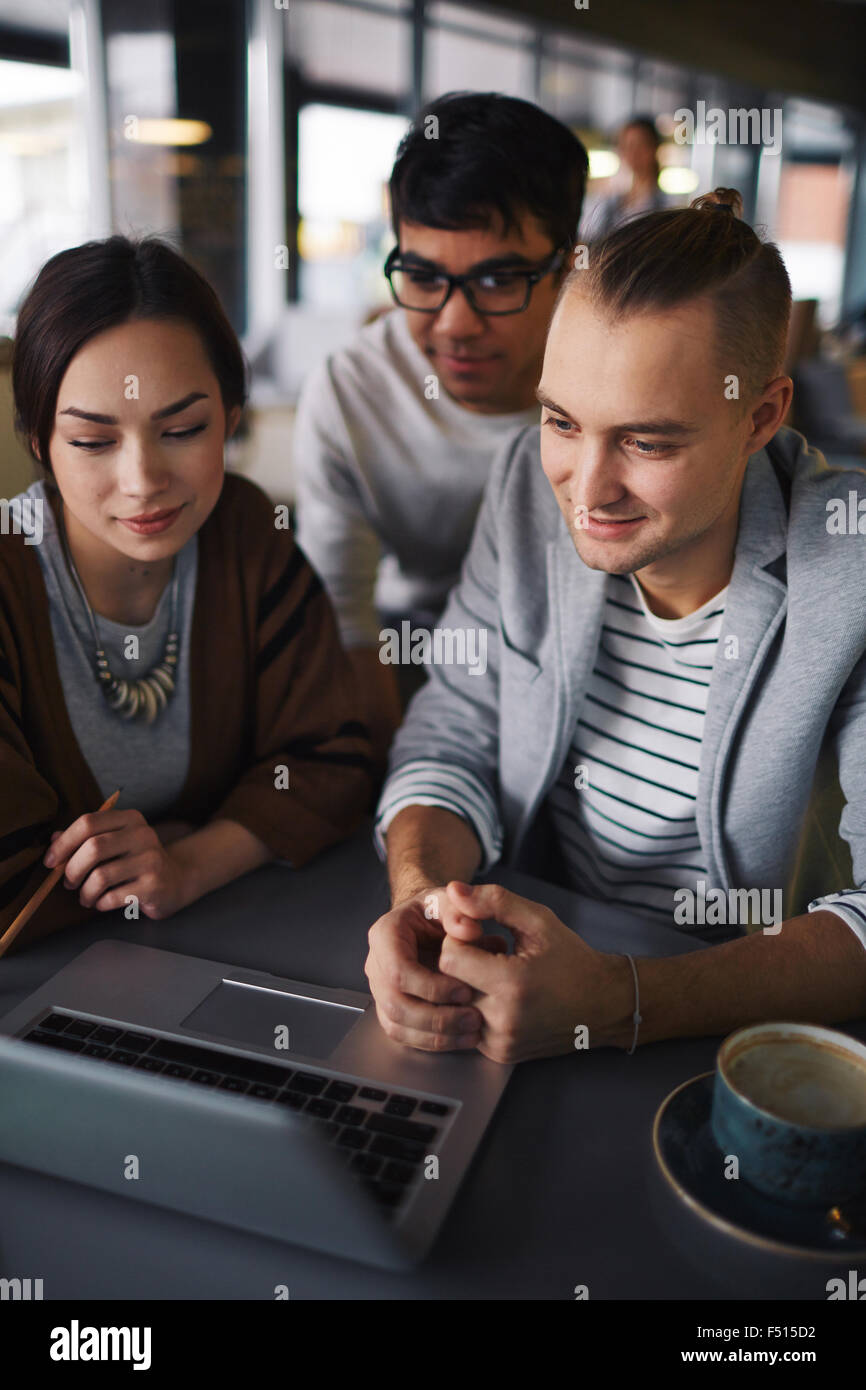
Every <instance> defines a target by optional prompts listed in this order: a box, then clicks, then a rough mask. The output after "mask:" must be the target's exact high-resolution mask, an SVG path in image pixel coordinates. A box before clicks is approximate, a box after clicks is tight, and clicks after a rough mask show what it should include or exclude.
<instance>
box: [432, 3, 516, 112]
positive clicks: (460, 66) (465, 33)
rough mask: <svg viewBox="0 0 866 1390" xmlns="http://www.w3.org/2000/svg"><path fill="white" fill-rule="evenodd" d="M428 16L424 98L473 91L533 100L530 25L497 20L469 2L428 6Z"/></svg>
mask: <svg viewBox="0 0 866 1390" xmlns="http://www.w3.org/2000/svg"><path fill="white" fill-rule="evenodd" d="M425 17H426V33H425V39H424V99H425V101H426V100H430V99H432V98H433V97H437V96H441V95H442V94H443V93H444V92H457V91H470V90H475V91H484V92H489V91H497V92H504V93H505V94H506V95H507V96H512V97H523V99H524V100H525V101H533V100H534V99H535V96H536V92H535V54H534V52H533V48H532V45H533V41H534V38H535V32H534V30H533V28H532V27H531V26H530V25H528V24H521V23H518V22H516V21H513V20H504V19H494V18H491V17H490V16H489V15H487V14H486V13H484V12H483V11H480V10H473V9H471V8H470V7H469V6H468V5H446V4H435V3H434V4H430V5H428V6H427V8H426V10H425Z"/></svg>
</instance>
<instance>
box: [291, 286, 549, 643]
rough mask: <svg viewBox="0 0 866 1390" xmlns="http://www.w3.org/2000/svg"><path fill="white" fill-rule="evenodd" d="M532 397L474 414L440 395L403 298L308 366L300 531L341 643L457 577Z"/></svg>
mask: <svg viewBox="0 0 866 1390" xmlns="http://www.w3.org/2000/svg"><path fill="white" fill-rule="evenodd" d="M537 421H538V406H532V407H530V408H528V409H526V410H518V411H514V412H513V413H508V414H504V415H484V414H481V413H479V412H478V411H474V410H467V409H466V407H465V406H462V405H460V403H459V402H458V401H456V400H454V399H453V397H451V396H449V394H448V392H447V391H446V390H445V388H444V386H441V384H440V383H439V382H438V380H437V378H436V375H435V369H434V367H433V365H432V363H431V362H430V361H428V359H427V358H426V357H425V356H424V354H423V353H422V352H421V350H420V349H419V348H418V347H417V345H416V344H415V342H414V340H413V339H412V336H411V334H410V333H409V329H408V327H407V324H406V315H405V313H404V312H403V310H402V309H394V310H392V311H391V312H390V313H388V314H385V315H384V316H383V317H382V318H380V319H377V320H376V322H375V323H372V324H369V325H368V326H367V327H366V328H362V329H361V331H360V332H359V333H358V335H357V336H356V337H355V339H354V340H353V341H352V342H351V343H350V344H349V346H348V347H345V348H342V349H341V350H340V351H339V352H335V353H334V354H333V355H332V356H331V357H329V358H328V359H327V361H326V362H324V363H323V364H322V365H321V366H320V367H318V368H316V369H315V370H314V371H313V372H311V374H310V376H309V377H308V379H307V381H306V382H305V384H304V390H303V392H302V394H301V399H300V402H299V404H298V413H297V417H296V420H295V425H294V432H293V454H294V460H295V470H296V477H297V506H298V541H299V543H300V545H301V548H302V549H303V551H304V553H305V555H307V557H308V559H309V561H310V563H311V565H312V566H313V568H314V569H315V570H316V571H317V572H318V573H319V575H320V576H321V578H322V580H323V582H324V584H325V588H326V589H327V590H328V593H329V595H330V598H331V601H332V602H333V605H334V608H335V610H336V614H337V620H338V622H339V625H340V634H341V636H342V639H343V643H344V645H345V646H347V647H366V646H373V647H375V646H378V644H379V626H380V624H379V618H378V613H379V612H382V611H385V612H390V613H409V612H411V611H417V610H424V611H425V612H428V613H431V614H436V613H438V612H439V611H440V610H441V609H442V607H443V605H444V603H445V599H446V597H447V595H448V591H449V590H450V589H451V587H452V586H453V585H454V584H455V583H456V582H457V579H458V577H459V573H460V566H461V564H462V562H463V557H464V555H465V553H466V551H467V549H468V547H469V541H470V539H471V536H472V529H473V527H474V525H475V518H476V516H477V513H478V508H479V506H480V504H481V497H482V494H483V492H484V486H485V484H486V482H487V477H488V474H489V472H490V468H491V466H492V463H493V460H494V458H495V457H496V454H497V453H498V451H499V449H500V448H501V447H502V445H503V444H504V443H505V442H506V440H507V439H508V438H509V437H510V436H511V435H512V434H516V432H517V431H518V430H519V429H522V428H523V427H524V426H525V425H527V424H536V423H537Z"/></svg>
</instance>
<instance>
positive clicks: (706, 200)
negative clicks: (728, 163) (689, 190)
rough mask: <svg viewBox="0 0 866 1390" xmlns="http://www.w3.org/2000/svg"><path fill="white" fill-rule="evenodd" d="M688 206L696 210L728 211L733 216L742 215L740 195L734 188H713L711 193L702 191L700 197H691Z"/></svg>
mask: <svg viewBox="0 0 866 1390" xmlns="http://www.w3.org/2000/svg"><path fill="white" fill-rule="evenodd" d="M689 206H690V207H693V208H695V209H696V210H697V211H698V212H716V211H722V212H729V213H731V214H732V216H734V217H742V215H743V199H742V195H741V194H740V193H739V192H738V191H737V189H736V188H714V189H713V191H712V193H702V194H701V196H700V198H693V199H692V201H691V203H690V204H689Z"/></svg>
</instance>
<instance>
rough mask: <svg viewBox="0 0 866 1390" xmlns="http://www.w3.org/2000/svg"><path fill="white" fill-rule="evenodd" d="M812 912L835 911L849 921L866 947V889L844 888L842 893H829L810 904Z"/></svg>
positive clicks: (865, 947)
mask: <svg viewBox="0 0 866 1390" xmlns="http://www.w3.org/2000/svg"><path fill="white" fill-rule="evenodd" d="M809 911H810V912H835V913H836V916H837V917H841V918H842V921H843V922H847V923H848V926H849V927H850V928H851V930H852V932H853V933H854V935H855V936H856V937H859V939H860V942H861V944H862V946H863V947H864V949H866V889H864V888H843V889H842V891H841V892H840V893H828V894H827V895H826V896H825V897H823V898H815V899H813V901H812V902H810V904H809Z"/></svg>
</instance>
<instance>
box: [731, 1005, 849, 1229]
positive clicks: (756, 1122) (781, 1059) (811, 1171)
mask: <svg viewBox="0 0 866 1390" xmlns="http://www.w3.org/2000/svg"><path fill="white" fill-rule="evenodd" d="M710 1126H711V1129H712V1132H713V1137H714V1138H715V1141H716V1143H717V1144H718V1145H719V1148H720V1149H721V1150H722V1153H723V1154H724V1155H725V1157H726V1158H728V1157H729V1156H736V1158H737V1160H738V1172H739V1177H740V1178H742V1179H745V1181H746V1182H748V1183H749V1184H750V1185H751V1186H752V1187H755V1188H757V1189H758V1191H759V1192H763V1193H764V1194H765V1195H766V1196H768V1197H774V1198H776V1199H777V1200H780V1201H784V1202H790V1203H794V1204H796V1205H797V1206H836V1205H838V1204H839V1203H841V1202H845V1201H848V1200H850V1199H851V1198H853V1197H855V1196H859V1195H862V1194H864V1193H866V1047H864V1045H863V1044H862V1043H859V1042H856V1041H855V1039H854V1038H849V1037H847V1036H846V1034H844V1033H838V1032H836V1031H834V1030H833V1029H830V1028H819V1027H817V1026H816V1025H814V1024H810V1023H758V1024H753V1025H751V1026H750V1027H748V1028H739V1029H738V1030H737V1031H736V1032H735V1033H731V1034H730V1036H729V1037H727V1038H725V1041H724V1042H723V1043H722V1045H721V1047H720V1048H719V1052H718V1057H717V1059H716V1074H715V1080H714V1083H713V1104H712V1114H711V1118H710Z"/></svg>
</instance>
